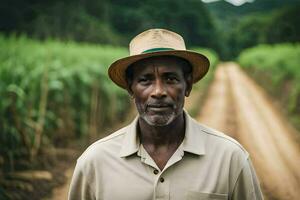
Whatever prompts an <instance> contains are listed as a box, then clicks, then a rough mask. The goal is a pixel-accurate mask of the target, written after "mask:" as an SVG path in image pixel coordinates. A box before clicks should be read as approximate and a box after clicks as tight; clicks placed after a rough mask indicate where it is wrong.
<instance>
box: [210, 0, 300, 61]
mask: <svg viewBox="0 0 300 200" xmlns="http://www.w3.org/2000/svg"><path fill="white" fill-rule="evenodd" d="M205 7H206V8H207V9H208V10H209V11H210V13H211V15H212V17H213V18H214V19H215V24H216V27H217V29H218V30H217V32H218V37H219V41H222V42H221V43H220V44H221V49H222V51H221V52H219V53H220V54H221V57H222V58H223V59H224V58H225V59H228V58H229V59H232V58H234V57H236V56H237V55H238V54H239V53H240V52H241V50H243V49H245V48H249V47H253V46H255V45H258V44H261V43H267V44H274V43H284V42H293V43H295V42H299V41H300V27H299V26H298V24H300V18H299V13H300V0H286V1H282V0H255V1H253V2H252V3H245V4H243V5H241V6H234V5H232V4H230V3H228V2H226V1H217V2H212V3H207V4H205Z"/></svg>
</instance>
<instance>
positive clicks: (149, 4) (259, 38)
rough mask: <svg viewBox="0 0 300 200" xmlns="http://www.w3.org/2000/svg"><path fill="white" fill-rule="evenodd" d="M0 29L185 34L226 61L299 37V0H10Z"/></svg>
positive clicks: (86, 36) (40, 35) (108, 39)
mask: <svg viewBox="0 0 300 200" xmlns="http://www.w3.org/2000/svg"><path fill="white" fill-rule="evenodd" d="M0 5H1V6H0V32H1V33H4V34H6V35H10V34H17V35H20V34H26V35H28V36H29V37H31V38H35V39H42V40H43V39H47V38H55V39H59V40H62V41H65V40H74V41H80V42H89V43H99V44H110V45H118V46H119V45H121V46H127V45H128V42H129V41H130V39H131V38H132V37H133V36H134V35H136V34H137V33H139V32H142V31H144V30H146V29H149V28H167V29H170V30H173V31H175V32H178V33H179V34H181V35H183V37H184V38H185V40H186V43H187V46H188V47H192V46H201V47H206V48H211V49H214V50H215V51H216V52H218V54H219V55H220V57H221V58H222V59H223V60H224V59H234V58H235V57H236V56H237V55H238V54H239V52H240V51H241V50H243V49H245V48H249V47H252V46H255V45H257V44H260V43H271V44H273V43H283V42H293V43H294V42H299V41H300V26H299V24H300V18H299V13H300V6H299V5H300V0H285V1H282V0H255V1H253V2H252V3H246V4H244V5H242V6H233V5H231V4H229V3H227V2H225V1H218V2H214V3H207V4H206V3H203V2H202V1H201V0H185V1H182V0H164V1H162V0H143V1H141V0H126V1H124V0H90V1H86V0H51V1H50V0H45V1H32V0H10V1H8V0H7V1H6V2H1V4H0Z"/></svg>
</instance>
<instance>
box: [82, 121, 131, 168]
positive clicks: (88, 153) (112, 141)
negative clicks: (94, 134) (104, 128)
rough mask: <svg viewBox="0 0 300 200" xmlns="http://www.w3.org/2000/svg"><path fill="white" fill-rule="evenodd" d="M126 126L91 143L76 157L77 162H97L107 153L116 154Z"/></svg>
mask: <svg viewBox="0 0 300 200" xmlns="http://www.w3.org/2000/svg"><path fill="white" fill-rule="evenodd" d="M127 128H128V126H126V127H124V128H121V129H119V130H118V131H116V132H114V133H112V134H110V135H108V136H106V137H104V138H102V139H99V140H97V141H96V142H94V143H93V144H91V145H90V146H89V147H88V148H87V149H86V150H85V151H84V152H83V153H82V155H81V156H80V157H79V158H78V159H77V163H78V162H81V163H93V162H98V161H100V160H101V159H103V157H104V156H105V155H107V154H110V155H113V154H116V155H117V154H118V153H119V151H120V148H121V146H122V141H123V137H124V135H125V133H126V131H127Z"/></svg>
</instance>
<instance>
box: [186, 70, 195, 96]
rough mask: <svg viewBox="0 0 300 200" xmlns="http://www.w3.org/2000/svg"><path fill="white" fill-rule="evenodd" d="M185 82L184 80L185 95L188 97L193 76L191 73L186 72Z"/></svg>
mask: <svg viewBox="0 0 300 200" xmlns="http://www.w3.org/2000/svg"><path fill="white" fill-rule="evenodd" d="M185 82H186V88H185V96H186V97H188V96H190V93H191V91H192V88H193V76H192V74H188V75H187V76H186V79H185Z"/></svg>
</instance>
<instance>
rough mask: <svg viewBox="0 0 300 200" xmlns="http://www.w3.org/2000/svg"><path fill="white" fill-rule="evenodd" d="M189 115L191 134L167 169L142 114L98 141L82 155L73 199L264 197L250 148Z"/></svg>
mask: <svg viewBox="0 0 300 200" xmlns="http://www.w3.org/2000/svg"><path fill="white" fill-rule="evenodd" d="M185 116H186V117H185V119H186V132H185V138H184V140H183V142H182V144H181V145H180V146H179V147H178V149H177V150H176V152H175V153H174V154H173V156H172V157H171V158H170V159H169V161H168V163H167V164H166V166H165V168H164V169H163V170H162V171H161V170H159V168H158V167H157V165H156V164H155V162H154V161H153V159H152V158H151V157H150V156H149V154H148V153H147V151H146V150H145V149H144V148H143V145H141V143H140V141H139V138H138V137H137V132H136V127H137V121H138V120H137V119H138V118H136V119H135V120H134V121H133V122H132V123H131V124H130V125H129V126H127V127H125V128H122V129H120V130H118V131H117V132H115V133H113V134H111V135H110V136H108V137H105V138H103V139H101V140H98V141H97V142H95V143H94V144H92V145H91V146H90V147H89V148H88V149H87V150H86V151H85V152H84V153H83V154H82V155H81V156H80V158H79V159H78V160H77V164H76V168H75V171H74V174H73V178H72V182H71V186H70V191H69V200H79V199H80V200H92V199H93V200H94V199H95V200H96V199H97V200H102V199H103V200H154V199H155V200H167V199H168V200H169V199H170V200H184V199H190V200H195V199H215V200H218V199H220V200H221V199H238V200H255V199H259V200H260V199H263V197H262V193H261V191H260V187H259V183H258V180H257V177H256V175H255V171H254V169H253V167H252V164H251V161H250V158H249V154H248V153H247V152H246V150H245V149H244V148H243V147H242V146H241V145H240V144H239V143H238V142H236V141H235V140H233V139H232V138H230V137H228V136H226V135H224V134H223V133H220V132H217V131H215V130H213V129H210V128H208V127H205V126H203V125H200V124H199V123H198V122H196V121H195V120H193V119H192V118H191V117H190V116H189V115H188V114H187V113H185ZM170 131H172V130H170Z"/></svg>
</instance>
